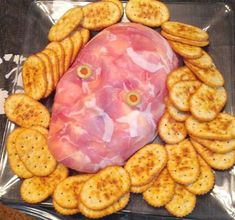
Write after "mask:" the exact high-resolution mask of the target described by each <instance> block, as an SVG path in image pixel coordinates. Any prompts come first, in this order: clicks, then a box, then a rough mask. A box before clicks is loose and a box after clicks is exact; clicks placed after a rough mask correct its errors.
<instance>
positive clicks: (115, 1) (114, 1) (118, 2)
mask: <svg viewBox="0 0 235 220" xmlns="http://www.w3.org/2000/svg"><path fill="white" fill-rule="evenodd" d="M102 2H112V3H114V4H116V5H117V6H118V8H119V10H120V12H121V15H123V13H124V9H123V5H122V2H121V1H120V0H102Z"/></svg>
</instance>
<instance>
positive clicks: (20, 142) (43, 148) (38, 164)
mask: <svg viewBox="0 0 235 220" xmlns="http://www.w3.org/2000/svg"><path fill="white" fill-rule="evenodd" d="M46 142H47V140H46V138H45V137H44V136H43V135H42V134H41V133H40V132H38V131H36V130H32V129H24V130H23V131H22V132H20V134H19V135H18V136H17V138H16V150H17V153H18V155H19V157H20V159H21V160H22V162H23V163H24V165H25V167H26V168H27V169H28V170H29V171H30V172H31V173H32V174H34V175H35V176H47V175H49V174H51V173H52V172H53V171H54V170H55V168H56V160H55V159H54V158H53V156H52V155H51V153H50V151H49V150H48V147H47V143H46Z"/></svg>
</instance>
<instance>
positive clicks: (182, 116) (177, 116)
mask: <svg viewBox="0 0 235 220" xmlns="http://www.w3.org/2000/svg"><path fill="white" fill-rule="evenodd" d="M166 108H167V111H168V113H169V115H170V116H171V117H172V118H173V119H174V120H176V121H179V122H183V121H186V120H187V118H188V117H189V116H190V112H183V111H180V110H178V109H177V108H176V107H175V106H174V105H173V103H172V101H171V100H170V99H168V100H167V102H166Z"/></svg>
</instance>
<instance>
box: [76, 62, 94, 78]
mask: <svg viewBox="0 0 235 220" xmlns="http://www.w3.org/2000/svg"><path fill="white" fill-rule="evenodd" d="M92 74H93V72H92V69H91V68H90V67H89V66H88V65H80V66H79V67H78V68H77V75H78V76H79V77H80V78H81V79H88V78H89V77H90V76H91V75H92Z"/></svg>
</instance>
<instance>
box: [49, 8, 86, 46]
mask: <svg viewBox="0 0 235 220" xmlns="http://www.w3.org/2000/svg"><path fill="white" fill-rule="evenodd" d="M82 18H83V11H82V8H81V7H74V8H71V9H70V10H68V11H67V12H66V13H65V14H64V15H63V16H62V17H61V18H60V19H59V20H58V21H57V22H56V24H55V25H53V26H52V27H51V29H50V31H49V33H48V39H49V41H61V40H63V39H64V38H66V37H67V36H68V35H69V34H70V33H72V32H73V30H75V28H76V27H78V25H79V24H80V22H81V20H82Z"/></svg>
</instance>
